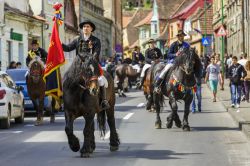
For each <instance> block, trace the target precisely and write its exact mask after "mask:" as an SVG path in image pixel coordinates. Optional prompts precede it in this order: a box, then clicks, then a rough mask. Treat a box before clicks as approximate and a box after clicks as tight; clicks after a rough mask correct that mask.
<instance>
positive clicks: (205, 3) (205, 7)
mask: <svg viewBox="0 0 250 166" xmlns="http://www.w3.org/2000/svg"><path fill="white" fill-rule="evenodd" d="M204 9H205V39H206V38H207V0H204ZM206 54H207V45H205V46H204V55H206Z"/></svg>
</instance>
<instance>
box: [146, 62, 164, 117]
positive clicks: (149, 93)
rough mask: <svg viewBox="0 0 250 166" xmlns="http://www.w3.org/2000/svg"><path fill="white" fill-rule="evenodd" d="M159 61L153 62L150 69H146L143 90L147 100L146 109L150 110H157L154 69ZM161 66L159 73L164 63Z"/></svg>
mask: <svg viewBox="0 0 250 166" xmlns="http://www.w3.org/2000/svg"><path fill="white" fill-rule="evenodd" d="M156 64H158V62H157V63H155V64H153V65H152V66H151V67H150V68H149V69H147V70H146V71H145V79H144V82H143V92H144V95H145V98H146V100H147V104H146V110H147V111H149V112H152V111H155V107H154V100H153V99H154V98H153V95H154V82H155V78H154V77H153V71H154V68H155V66H156ZM160 66H161V67H160V68H159V70H158V73H159V72H160V71H161V70H162V69H163V68H164V65H160Z"/></svg>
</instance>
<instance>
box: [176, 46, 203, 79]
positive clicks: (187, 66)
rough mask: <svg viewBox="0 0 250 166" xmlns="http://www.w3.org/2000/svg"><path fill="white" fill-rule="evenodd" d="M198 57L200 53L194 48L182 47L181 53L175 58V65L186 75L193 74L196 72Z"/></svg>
mask: <svg viewBox="0 0 250 166" xmlns="http://www.w3.org/2000/svg"><path fill="white" fill-rule="evenodd" d="M197 57H198V55H197V54H196V52H195V49H194V48H184V49H181V50H180V55H179V56H178V57H177V58H176V60H175V65H176V66H179V67H180V68H181V69H182V70H183V71H184V72H185V74H186V75H191V74H193V73H194V70H195V63H196V61H197V60H196V58H197Z"/></svg>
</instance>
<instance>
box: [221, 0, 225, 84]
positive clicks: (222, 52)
mask: <svg viewBox="0 0 250 166" xmlns="http://www.w3.org/2000/svg"><path fill="white" fill-rule="evenodd" d="M221 25H222V26H223V27H224V3H223V0H221ZM224 44H225V43H224V36H221V65H222V66H221V67H222V76H223V77H222V78H223V79H224V73H225V68H224ZM223 81H224V80H223Z"/></svg>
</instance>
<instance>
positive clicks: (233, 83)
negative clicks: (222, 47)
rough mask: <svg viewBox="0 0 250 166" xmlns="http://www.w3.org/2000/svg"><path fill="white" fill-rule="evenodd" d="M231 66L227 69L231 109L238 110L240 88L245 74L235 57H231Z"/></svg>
mask: <svg viewBox="0 0 250 166" xmlns="http://www.w3.org/2000/svg"><path fill="white" fill-rule="evenodd" d="M232 62H233V63H232V65H231V67H230V68H229V71H228V72H229V73H228V74H229V78H230V87H231V95H232V97H231V100H232V101H231V102H232V104H231V107H233V108H234V107H235V106H236V108H239V107H240V99H241V88H242V83H243V80H244V78H245V77H246V75H247V73H246V71H245V69H244V67H243V66H242V65H241V64H239V63H238V62H237V57H236V56H233V58H232Z"/></svg>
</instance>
